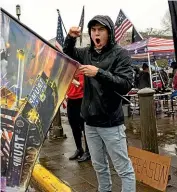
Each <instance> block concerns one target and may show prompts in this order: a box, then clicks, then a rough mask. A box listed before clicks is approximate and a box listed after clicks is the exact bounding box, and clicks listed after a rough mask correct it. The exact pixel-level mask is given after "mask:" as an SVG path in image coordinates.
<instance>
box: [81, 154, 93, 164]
mask: <svg viewBox="0 0 177 192" xmlns="http://www.w3.org/2000/svg"><path fill="white" fill-rule="evenodd" d="M90 159H91V157H90V153H89V152H85V153H84V154H83V155H82V157H80V158H79V159H78V162H79V163H81V162H84V161H87V160H90Z"/></svg>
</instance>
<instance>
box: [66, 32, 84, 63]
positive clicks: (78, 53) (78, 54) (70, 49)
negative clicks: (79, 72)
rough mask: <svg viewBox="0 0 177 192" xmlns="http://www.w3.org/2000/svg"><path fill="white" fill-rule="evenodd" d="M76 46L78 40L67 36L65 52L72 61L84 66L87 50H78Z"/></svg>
mask: <svg viewBox="0 0 177 192" xmlns="http://www.w3.org/2000/svg"><path fill="white" fill-rule="evenodd" d="M75 44H76V38H73V37H71V36H70V35H67V36H66V39H65V42H64V46H63V52H64V53H65V54H67V55H68V56H69V57H71V58H72V59H74V60H76V61H78V62H79V63H81V64H83V58H84V52H85V48H76V47H75Z"/></svg>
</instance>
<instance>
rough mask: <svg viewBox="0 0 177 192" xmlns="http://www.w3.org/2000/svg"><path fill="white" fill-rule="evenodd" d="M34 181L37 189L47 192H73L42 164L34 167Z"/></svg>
mask: <svg viewBox="0 0 177 192" xmlns="http://www.w3.org/2000/svg"><path fill="white" fill-rule="evenodd" d="M32 180H33V181H34V182H35V184H36V185H37V187H39V188H40V189H41V190H42V191H45V192H72V190H71V188H70V187H69V186H67V185H66V184H64V183H63V182H62V181H60V180H59V179H58V178H57V177H56V176H54V175H53V174H52V173H51V172H50V171H48V170H47V169H46V168H44V167H43V166H42V165H40V164H36V165H35V166H34V169H33V173H32Z"/></svg>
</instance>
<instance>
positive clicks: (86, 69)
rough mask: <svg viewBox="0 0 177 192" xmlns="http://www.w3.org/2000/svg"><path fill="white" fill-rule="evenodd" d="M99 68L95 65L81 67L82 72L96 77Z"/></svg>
mask: <svg viewBox="0 0 177 192" xmlns="http://www.w3.org/2000/svg"><path fill="white" fill-rule="evenodd" d="M98 69H99V68H98V67H95V66H93V65H82V66H81V67H79V70H80V72H82V73H83V74H84V75H85V76H88V77H95V76H96V74H97V73H98Z"/></svg>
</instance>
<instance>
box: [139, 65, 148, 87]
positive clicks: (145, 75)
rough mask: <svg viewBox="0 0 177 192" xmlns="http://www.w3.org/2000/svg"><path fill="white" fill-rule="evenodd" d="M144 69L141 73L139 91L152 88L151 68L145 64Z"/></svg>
mask: <svg viewBox="0 0 177 192" xmlns="http://www.w3.org/2000/svg"><path fill="white" fill-rule="evenodd" d="M142 69H143V71H141V72H140V77H139V86H138V88H139V89H143V88H145V87H151V82H150V74H149V66H148V65H147V64H146V63H143V66H142Z"/></svg>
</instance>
